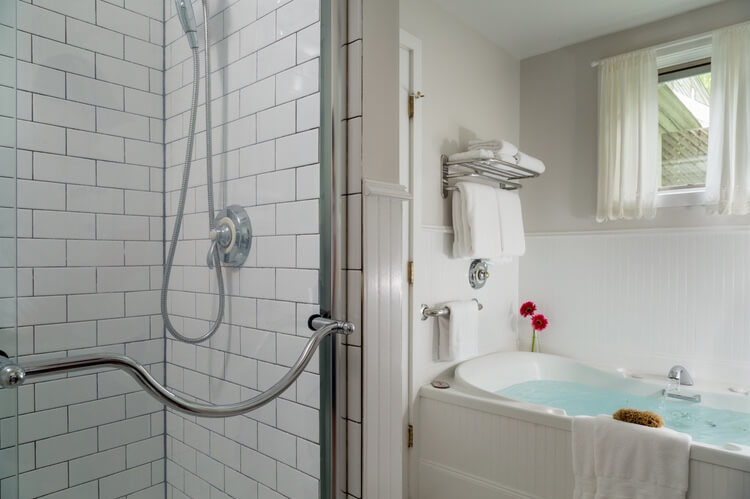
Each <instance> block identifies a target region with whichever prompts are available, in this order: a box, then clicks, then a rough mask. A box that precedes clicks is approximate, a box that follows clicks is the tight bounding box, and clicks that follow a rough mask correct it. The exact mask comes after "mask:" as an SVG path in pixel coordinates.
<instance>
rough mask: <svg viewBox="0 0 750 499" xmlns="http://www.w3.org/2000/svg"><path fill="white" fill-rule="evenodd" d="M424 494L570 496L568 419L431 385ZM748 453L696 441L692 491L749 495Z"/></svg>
mask: <svg viewBox="0 0 750 499" xmlns="http://www.w3.org/2000/svg"><path fill="white" fill-rule="evenodd" d="M419 403H420V411H419V412H420V418H419V426H420V428H421V429H422V431H424V432H425V434H427V435H430V438H429V439H425V441H424V442H423V443H422V445H421V446H420V448H419V496H418V497H420V498H422V499H454V498H456V497H471V498H472V499H506V498H507V499H517V498H522V497H523V498H538V499H541V498H544V499H567V498H570V497H572V496H573V487H574V476H573V459H572V450H571V431H570V420H568V419H564V418H555V417H552V418H551V420H550V421H546V422H545V420H548V419H550V418H549V416H548V415H546V414H543V413H539V412H535V411H529V410H524V409H520V410H519V409H518V408H514V407H510V406H508V405H503V404H497V403H496V402H495V401H494V400H491V399H485V398H483V397H477V396H474V395H468V394H465V393H462V392H458V391H456V390H454V389H451V390H436V389H434V388H431V387H428V388H426V389H425V390H424V391H423V392H422V393H421V397H420V399H419ZM745 461H746V458H744V457H743V456H737V455H731V453H730V454H724V455H722V456H720V458H718V459H717V456H716V453H715V452H714V451H713V450H712V449H706V448H705V447H704V448H700V447H696V446H693V447H692V448H691V451H690V482H689V488H688V494H687V497H688V499H707V498H710V497H711V498H712V497H716V498H718V497H722V498H730V497H731V498H739V497H750V469H748V468H747V465H746V463H745Z"/></svg>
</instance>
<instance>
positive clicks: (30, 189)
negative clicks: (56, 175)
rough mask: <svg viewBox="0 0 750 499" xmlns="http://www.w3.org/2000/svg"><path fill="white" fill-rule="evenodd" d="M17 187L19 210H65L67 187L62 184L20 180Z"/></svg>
mask: <svg viewBox="0 0 750 499" xmlns="http://www.w3.org/2000/svg"><path fill="white" fill-rule="evenodd" d="M15 187H16V192H17V193H18V198H17V201H16V203H17V204H16V206H18V207H19V208H35V209H41V210H64V209H65V186H64V185H62V184H57V183H54V182H38V181H34V180H20V179H19V180H17V181H16V186H15Z"/></svg>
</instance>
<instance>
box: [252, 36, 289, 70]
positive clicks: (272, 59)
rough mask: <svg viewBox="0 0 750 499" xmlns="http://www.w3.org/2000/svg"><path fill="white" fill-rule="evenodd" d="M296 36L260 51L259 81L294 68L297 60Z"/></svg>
mask: <svg viewBox="0 0 750 499" xmlns="http://www.w3.org/2000/svg"><path fill="white" fill-rule="evenodd" d="M295 45H296V43H295V37H294V36H287V37H286V38H283V39H281V40H279V41H278V42H275V43H273V44H271V45H269V46H268V47H265V48H262V49H260V50H259V51H258V79H262V78H265V77H267V76H270V75H273V74H276V73H279V72H281V71H283V70H285V69H287V68H290V67H292V66H294V64H295V63H296V60H297V54H296V46H295Z"/></svg>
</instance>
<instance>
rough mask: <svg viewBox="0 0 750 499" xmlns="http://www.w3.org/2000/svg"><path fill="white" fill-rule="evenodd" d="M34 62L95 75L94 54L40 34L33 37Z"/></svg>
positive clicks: (69, 71) (70, 71)
mask: <svg viewBox="0 0 750 499" xmlns="http://www.w3.org/2000/svg"><path fill="white" fill-rule="evenodd" d="M31 45H32V50H33V57H32V60H33V62H34V64H39V65H41V66H48V67H52V68H55V69H59V70H61V71H65V72H68V73H75V74H80V75H83V76H90V77H93V76H94V54H93V53H91V52H89V51H88V50H83V49H80V48H77V47H73V46H72V45H66V44H65V43H60V42H57V41H54V40H50V39H47V38H42V37H39V36H36V35H34V36H32V37H31Z"/></svg>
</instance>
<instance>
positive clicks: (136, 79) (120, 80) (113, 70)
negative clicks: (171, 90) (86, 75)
mask: <svg viewBox="0 0 750 499" xmlns="http://www.w3.org/2000/svg"><path fill="white" fill-rule="evenodd" d="M103 5H106V4H103ZM96 78H97V80H104V81H107V82H110V83H114V84H117V85H124V86H126V87H131V88H137V89H140V90H148V89H149V73H148V68H147V67H145V66H141V65H140V64H135V63H132V62H129V61H124V60H122V59H116V58H114V57H109V56H107V55H103V54H96ZM120 95H122V91H121V92H120ZM118 109H122V107H119V108H118Z"/></svg>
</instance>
